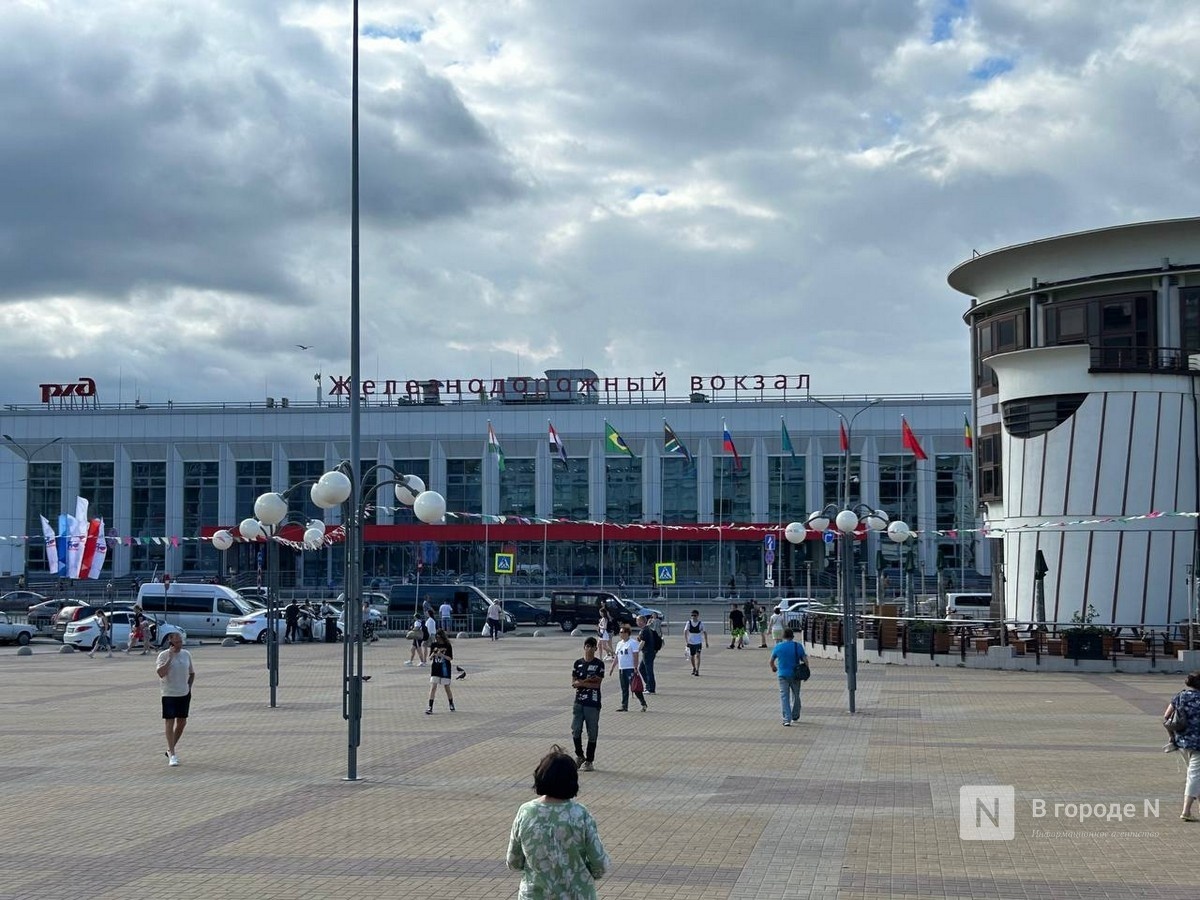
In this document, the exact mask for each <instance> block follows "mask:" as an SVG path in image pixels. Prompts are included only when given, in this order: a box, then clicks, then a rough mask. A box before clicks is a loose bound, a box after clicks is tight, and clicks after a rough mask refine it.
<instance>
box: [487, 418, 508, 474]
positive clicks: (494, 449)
mask: <svg viewBox="0 0 1200 900" xmlns="http://www.w3.org/2000/svg"><path fill="white" fill-rule="evenodd" d="M487 448H488V453H494V454H496V465H498V466H499V467H500V471H501V472H503V471H504V449H503V448H502V447H501V446H500V442H499V441H498V440H496V431H495V429H493V428H492V423H491V422H488V443H487Z"/></svg>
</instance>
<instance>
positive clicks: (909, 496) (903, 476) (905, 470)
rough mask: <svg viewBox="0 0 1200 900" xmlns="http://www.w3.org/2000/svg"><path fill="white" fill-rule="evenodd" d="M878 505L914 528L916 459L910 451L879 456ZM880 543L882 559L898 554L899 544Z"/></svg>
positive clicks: (915, 512) (897, 555)
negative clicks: (882, 553) (895, 454)
mask: <svg viewBox="0 0 1200 900" xmlns="http://www.w3.org/2000/svg"><path fill="white" fill-rule="evenodd" d="M879 508H880V509H882V510H883V511H884V512H886V513H887V514H888V516H889V518H891V519H892V520H893V521H894V520H897V519H899V520H902V521H904V522H907V523H908V527H909V528H911V529H914V530H915V529H917V528H919V527H920V523H919V522H918V521H917V460H916V458H915V457H913V455H912V454H911V453H903V454H900V455H897V456H880V457H879ZM889 545H890V546H889ZM880 547H881V548H882V549H883V552H884V557H885V558H886V559H889V560H898V559H899V558H900V553H901V550H900V545H899V544H896V543H895V542H893V541H890V540H882V541H880Z"/></svg>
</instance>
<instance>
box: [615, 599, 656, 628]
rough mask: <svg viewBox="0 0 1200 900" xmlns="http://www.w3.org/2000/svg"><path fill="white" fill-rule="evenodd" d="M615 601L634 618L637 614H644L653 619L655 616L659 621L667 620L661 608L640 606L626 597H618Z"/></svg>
mask: <svg viewBox="0 0 1200 900" xmlns="http://www.w3.org/2000/svg"><path fill="white" fill-rule="evenodd" d="M617 602H618V603H620V604H621V605H622V606H623V607H625V608H626V609H627V610H629V612H630V614H631V615H632V616H633V617H634V619H636V618H637V617H638V616H645V617H646V618H647V619H653V618H654V617H655V616H657V617H658V619H659V620H660V621H661V622H663V623H665V622H666V621H667V617H666V614H665V613H664V612H663V611H662V610H661V609H655V608H654V607H652V606H642V604H640V603H638V602H637V601H636V600H630V599H628V598H626V597H618V598H617Z"/></svg>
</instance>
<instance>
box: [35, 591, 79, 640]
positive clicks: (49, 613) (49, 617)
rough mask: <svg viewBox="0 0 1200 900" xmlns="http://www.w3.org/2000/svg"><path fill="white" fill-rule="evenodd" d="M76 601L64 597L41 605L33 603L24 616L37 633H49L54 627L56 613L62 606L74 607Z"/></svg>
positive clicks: (45, 601) (43, 602)
mask: <svg viewBox="0 0 1200 900" xmlns="http://www.w3.org/2000/svg"><path fill="white" fill-rule="evenodd" d="M78 602H79V601H78V600H71V599H68V598H65V597H60V598H58V599H57V600H43V601H42V602H41V603H35V604H34V605H33V606H31V607H29V612H28V614H27V616H26V618H27V621H28V622H29V624H30V625H32V626H33V627H34V628H36V629H37V630H38V631H45V632H49V631H50V630H51V628H53V627H54V617H55V616H56V615H57V614H58V611H59V610H60V609H62V608H63V607H64V606H75V605H77V604H78Z"/></svg>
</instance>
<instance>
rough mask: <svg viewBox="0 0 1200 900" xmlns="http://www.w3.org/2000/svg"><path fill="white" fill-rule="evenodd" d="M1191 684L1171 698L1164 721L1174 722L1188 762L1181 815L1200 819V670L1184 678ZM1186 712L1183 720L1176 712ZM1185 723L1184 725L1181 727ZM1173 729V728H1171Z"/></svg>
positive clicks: (1175, 738)
mask: <svg viewBox="0 0 1200 900" xmlns="http://www.w3.org/2000/svg"><path fill="white" fill-rule="evenodd" d="M1184 684H1185V685H1187V687H1185V688H1184V689H1183V690H1182V691H1180V692H1179V693H1178V694H1176V695H1175V696H1174V697H1172V698H1171V702H1170V703H1169V704H1167V708H1166V710H1165V711H1164V712H1163V724H1167V723H1171V726H1172V728H1176V729H1180V730H1174V731H1171V736H1172V739H1173V741H1174V744H1175V746H1176V747H1178V748H1179V752H1180V753H1182V754H1183V758H1184V761H1185V762H1187V782H1186V783H1185V784H1184V788H1183V812H1182V813H1180V814H1179V818H1181V819H1183V821H1185V822H1196V821H1200V820H1198V819H1197V818H1196V816H1195V815H1194V814H1193V813H1192V806H1193V804H1195V802H1196V798H1197V797H1200V672H1192V673H1191V674H1190V675H1188V676H1187V678H1185V679H1184ZM1180 712H1181V713H1183V718H1184V721H1183V722H1182V723H1180V722H1179V721H1178V718H1177V717H1176V713H1180ZM1180 726H1182V727H1180ZM1168 730H1171V729H1168Z"/></svg>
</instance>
